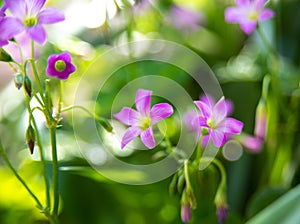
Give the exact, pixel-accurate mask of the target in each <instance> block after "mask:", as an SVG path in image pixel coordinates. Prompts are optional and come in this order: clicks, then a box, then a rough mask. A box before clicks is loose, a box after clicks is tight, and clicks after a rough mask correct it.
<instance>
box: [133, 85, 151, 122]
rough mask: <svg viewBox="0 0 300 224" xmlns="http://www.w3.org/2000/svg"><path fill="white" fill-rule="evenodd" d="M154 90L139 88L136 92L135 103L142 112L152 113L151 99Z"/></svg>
mask: <svg viewBox="0 0 300 224" xmlns="http://www.w3.org/2000/svg"><path fill="white" fill-rule="evenodd" d="M151 95H152V91H150V90H144V89H139V90H138V91H137V93H136V98H135V105H136V108H137V110H138V111H139V112H140V113H141V114H142V115H146V116H149V115H150V101H151Z"/></svg>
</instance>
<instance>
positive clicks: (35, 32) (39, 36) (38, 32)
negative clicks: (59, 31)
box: [27, 24, 47, 44]
mask: <svg viewBox="0 0 300 224" xmlns="http://www.w3.org/2000/svg"><path fill="white" fill-rule="evenodd" d="M27 32H28V33H29V35H30V36H31V38H32V39H33V40H35V41H36V42H38V43H39V44H44V43H45V41H46V37H47V35H46V31H45V29H44V28H43V27H42V26H41V25H39V24H37V25H35V26H33V27H30V28H28V29H27Z"/></svg>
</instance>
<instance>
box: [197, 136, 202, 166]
mask: <svg viewBox="0 0 300 224" xmlns="http://www.w3.org/2000/svg"><path fill="white" fill-rule="evenodd" d="M202 140H203V135H202V134H201V135H200V138H199V141H198V144H197V155H196V162H197V163H199V162H200V158H201V156H202V145H201V144H202Z"/></svg>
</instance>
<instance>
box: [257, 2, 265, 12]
mask: <svg viewBox="0 0 300 224" xmlns="http://www.w3.org/2000/svg"><path fill="white" fill-rule="evenodd" d="M265 3H266V0H254V6H255V8H256V9H257V10H259V11H260V10H261V9H263V8H264V6H265Z"/></svg>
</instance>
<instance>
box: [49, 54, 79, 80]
mask: <svg viewBox="0 0 300 224" xmlns="http://www.w3.org/2000/svg"><path fill="white" fill-rule="evenodd" d="M71 60H72V58H71V55H70V53H69V52H63V53H61V54H53V55H51V56H50V57H49V58H48V65H47V68H46V74H47V75H49V76H51V77H56V78H59V79H61V80H66V79H67V78H68V77H69V75H70V74H71V73H73V72H75V70H76V67H75V66H74V65H73V64H72V63H71Z"/></svg>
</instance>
